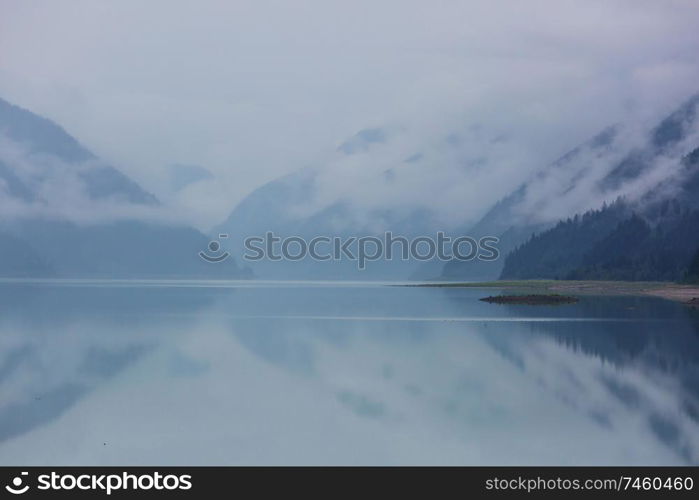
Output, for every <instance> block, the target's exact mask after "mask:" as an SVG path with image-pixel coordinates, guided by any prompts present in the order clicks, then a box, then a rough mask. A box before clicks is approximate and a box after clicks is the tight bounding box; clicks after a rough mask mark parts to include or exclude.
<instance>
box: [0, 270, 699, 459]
mask: <svg viewBox="0 0 699 500" xmlns="http://www.w3.org/2000/svg"><path fill="white" fill-rule="evenodd" d="M492 293H493V291H492V290H475V289H454V288H406V287H395V286H384V285H380V284H362V283H350V284H340V283H334V284H325V285H321V284H318V283H259V282H240V283H236V282H229V283H221V282H184V281H181V282H148V281H145V282H124V281H121V282H103V281H92V282H79V281H73V282H61V281H56V282H8V281H5V282H3V283H0V463H2V464H686V463H693V464H696V463H699V420H698V419H699V314H698V313H697V310H693V309H691V308H688V307H685V306H683V305H681V304H676V303H672V302H669V301H663V300H660V299H653V298H633V297H599V298H595V297H586V298H583V300H582V301H581V302H580V303H578V304H574V305H566V306H558V307H532V306H509V305H508V306H503V305H495V304H486V303H483V302H479V301H478V300H477V299H478V298H480V297H483V296H485V295H490V294H492Z"/></svg>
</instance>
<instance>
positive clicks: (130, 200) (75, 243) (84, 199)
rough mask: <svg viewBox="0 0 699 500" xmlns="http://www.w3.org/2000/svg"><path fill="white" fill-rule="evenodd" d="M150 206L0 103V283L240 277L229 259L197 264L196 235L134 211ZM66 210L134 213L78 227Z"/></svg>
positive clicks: (73, 147) (107, 169)
mask: <svg viewBox="0 0 699 500" xmlns="http://www.w3.org/2000/svg"><path fill="white" fill-rule="evenodd" d="M71 204H76V207H77V208H76V207H73V206H72V205H71ZM158 206H159V202H158V200H157V199H156V198H155V196H153V195H152V194H150V193H148V192H147V191H145V190H143V189H142V188H141V187H140V186H139V185H138V184H137V183H136V182H134V181H133V180H131V179H130V178H129V177H127V176H126V175H124V174H122V173H121V172H119V171H118V170H117V169H115V168H114V167H112V166H110V165H107V164H105V163H104V162H102V161H100V160H99V158H97V157H96V156H95V155H94V154H92V153H91V152H90V151H88V150H87V149H86V148H84V147H83V146H82V145H80V143H79V142H78V141H77V140H76V139H75V138H73V137H72V136H70V135H69V134H68V133H67V132H66V131H65V130H63V129H62V128H61V127H60V126H58V125H57V124H55V123H53V122H52V121H50V120H48V119H46V118H43V117H41V116H38V115H36V114H34V113H31V112H30V111H27V110H25V109H22V108H20V107H18V106H14V105H12V104H10V103H8V102H7V101H4V100H2V99H0V210H2V212H1V213H0V277H67V278H96V277H99V278H200V277H201V278H216V277H220V278H232V277H243V276H246V273H245V272H244V271H242V270H241V269H240V268H238V266H237V265H236V264H235V261H234V259H232V258H229V259H228V260H227V261H226V262H224V263H222V264H217V265H212V264H210V263H207V262H204V261H203V260H202V259H201V258H200V257H199V256H198V252H199V251H203V250H206V248H207V245H208V243H209V238H208V237H207V236H205V235H204V234H202V233H201V232H199V231H197V230H196V229H193V228H190V227H187V226H183V225H177V224H165V223H158V222H153V221H150V222H149V221H148V220H146V219H143V218H140V217H139V216H138V215H137V213H138V211H139V210H140V208H139V207H142V208H143V209H155V208H157V207H158ZM65 207H69V208H71V209H72V210H74V211H78V212H79V211H81V210H86V211H87V212H88V213H86V214H85V215H87V216H88V217H89V216H91V215H93V214H90V212H91V211H93V210H94V211H95V212H96V213H98V212H99V211H100V210H103V209H104V207H107V208H109V209H111V208H112V207H117V208H118V207H123V208H124V209H125V210H126V211H127V212H126V213H130V212H128V211H131V212H133V214H132V215H122V216H120V217H108V218H106V219H105V220H103V221H101V220H99V218H96V219H95V220H89V221H87V222H85V221H82V222H76V221H74V220H71V219H70V217H69V216H67V215H66V214H64V213H62V212H61V209H63V208H65ZM68 213H70V212H68Z"/></svg>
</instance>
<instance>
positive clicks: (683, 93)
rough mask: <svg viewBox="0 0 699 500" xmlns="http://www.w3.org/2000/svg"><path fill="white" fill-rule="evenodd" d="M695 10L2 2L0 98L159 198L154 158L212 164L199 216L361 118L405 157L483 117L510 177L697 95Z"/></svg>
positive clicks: (292, 165)
mask: <svg viewBox="0 0 699 500" xmlns="http://www.w3.org/2000/svg"><path fill="white" fill-rule="evenodd" d="M698 24H699V2H696V1H694V0H684V1H682V0H677V1H664V2H657V1H643V0H628V1H608V0H606V1H593V0H585V1H582V0H579V1H565V0H550V1H533V0H530V1H527V2H518V1H511V2H503V1H493V0H477V1H429V2H428V1H421V2H418V1H413V0H400V1H386V0H372V1H357V0H353V1H342V2H341V1H327V0H325V1H300V0H298V1H265V0H256V1H233V2H214V1H197V2H194V1H188V2H173V1H148V2H142V1H130V0H120V1H111V2H101V1H94V0H84V1H83V0H63V1H60V2H53V1H26V0H25V1H19V0H17V1H14V0H0V96H2V97H3V98H5V99H7V100H9V101H11V102H13V103H15V104H18V105H21V106H23V107H26V108H28V109H30V110H32V111H34V112H36V113H39V114H41V115H44V116H47V117H50V118H51V119H53V120H55V121H57V122H58V123H60V124H61V125H63V126H64V127H65V128H66V129H67V130H68V131H69V132H70V133H71V134H73V135H74V136H75V137H76V138H78V139H79V140H80V141H81V142H83V143H84V144H85V145H86V146H87V147H88V148H89V149H91V150H93V151H94V152H96V153H97V154H98V155H100V156H102V157H103V158H105V159H107V160H108V161H110V162H111V163H113V164H115V165H116V166H117V167H119V168H121V169H122V170H123V171H125V172H126V173H128V174H129V175H131V176H132V177H133V178H134V179H136V180H137V181H139V182H140V183H142V184H143V185H144V186H145V187H146V188H148V189H150V190H152V191H154V192H155V193H156V194H158V195H160V196H161V197H163V196H167V193H166V192H165V191H166V190H165V188H163V186H164V185H165V183H164V178H165V177H164V176H165V170H164V168H165V167H166V166H167V165H170V164H173V163H179V164H196V165H201V166H203V167H205V168H207V169H209V170H210V171H211V172H212V173H213V174H214V175H215V176H216V177H215V179H213V180H210V181H203V182H201V183H199V184H198V185H196V186H192V188H191V189H188V190H186V191H185V192H184V193H182V194H181V195H180V196H179V198H177V203H179V204H180V205H181V207H186V208H187V211H188V212H189V213H190V214H193V215H192V217H193V218H194V219H196V221H197V222H199V223H200V224H201V225H203V226H206V225H207V224H206V221H210V223H211V224H214V223H216V222H219V221H220V220H221V219H222V218H224V217H225V216H226V215H227V214H228V212H229V211H230V210H231V209H232V208H233V207H234V206H235V204H236V203H237V202H238V201H239V200H240V199H241V198H242V197H243V196H245V195H246V194H247V193H249V192H250V191H251V190H253V189H254V188H256V187H257V186H259V185H261V184H262V183H264V182H266V181H268V180H271V179H273V178H275V177H278V176H279V175H282V174H284V173H287V172H290V171H293V170H295V169H297V168H299V167H302V166H305V165H324V164H331V163H332V162H334V161H336V159H335V155H336V153H335V148H336V147H337V146H338V144H340V143H342V142H343V141H344V140H345V139H346V138H347V137H349V136H352V135H353V134H354V133H356V132H357V131H358V130H360V129H363V128H367V127H376V126H380V127H388V128H389V129H390V130H394V131H402V132H401V133H403V132H404V134H403V139H402V141H403V143H404V144H405V143H406V142H409V143H410V147H409V148H407V146H406V150H405V151H406V152H407V151H409V150H413V152H420V151H422V150H423V149H425V148H426V149H429V148H434V147H435V137H436V136H437V135H440V134H444V135H448V134H449V132H450V130H453V129H459V127H462V128H468V127H471V128H470V130H473V129H474V128H473V127H485V128H486V129H487V130H488V131H490V132H489V133H491V135H489V136H488V138H487V140H485V139H484V142H483V144H491V143H492V139H493V138H494V137H497V136H500V135H501V136H502V137H506V138H508V141H509V142H508V144H509V146H508V147H507V150H506V153H507V154H505V153H502V154H500V156H499V157H498V156H497V155H495V156H496V157H497V158H499V160H498V161H502V162H503V164H504V165H505V167H503V169H502V170H500V171H501V172H502V173H505V174H507V175H505V176H504V178H506V180H507V182H499V183H498V185H499V189H500V190H502V191H504V190H506V189H509V188H510V184H514V183H516V182H519V178H518V175H519V174H522V175H524V173H526V172H527V171H529V170H530V169H532V168H534V167H535V166H536V165H537V164H541V163H547V162H549V161H551V160H553V159H555V157H556V156H557V155H559V154H561V153H563V152H565V151H566V150H567V149H569V148H571V147H573V146H575V145H577V144H578V143H579V142H581V141H582V140H585V139H587V138H588V137H589V136H591V135H593V134H595V133H596V132H597V131H599V130H600V129H601V128H603V127H605V126H607V125H609V124H611V123H614V122H616V121H622V120H625V119H628V117H629V116H633V117H634V119H638V120H651V119H652V118H653V117H656V116H659V115H660V114H662V113H663V112H666V111H667V110H669V109H671V108H672V107H673V106H675V105H676V104H678V103H679V102H680V101H681V100H683V99H684V98H686V97H687V96H689V95H690V94H692V93H695V92H697V91H698V90H699V84H698V83H697V82H699V57H697V54H699V30H698V29H697V25H698ZM406 131H407V132H406ZM498 134H499V135H498ZM423 138H424V141H425V144H424V145H423V144H421V142H422V141H423ZM483 148H484V146H483V145H481V149H479V148H478V147H475V146H474V154H473V155H472V156H473V157H474V158H477V157H479V156H482V155H488V154H489V151H488V150H487V149H483ZM476 150H478V151H476ZM402 153H403V152H402V151H401V153H400V154H402ZM440 158H441V161H447V160H448V155H443V156H442V157H440ZM382 160H385V158H382ZM366 161H367V162H371V161H372V160H371V158H366ZM496 167H497V165H496V166H494V167H493V168H494V169H495V168H496ZM357 168H360V167H357ZM513 172H514V173H515V174H517V175H510V174H512V173H513ZM425 175H426V176H428V175H430V174H429V172H426V174H425ZM501 177H503V176H502V175H501ZM487 179H488V180H489V182H496V181H497V180H498V177H497V176H495V177H493V176H490V177H488V178H487ZM331 191H332V190H331ZM473 191H474V192H477V191H483V190H482V189H475V190H473ZM404 195H405V196H406V197H409V196H410V192H409V191H407V192H406V193H404ZM499 195H500V192H499V191H498V190H497V189H495V192H493V194H492V196H491V198H493V197H497V196H499ZM459 197H463V193H456V194H455V195H454V199H457V198H459ZM482 201H483V203H487V202H489V201H490V198H488V199H485V198H484V199H483V200H482Z"/></svg>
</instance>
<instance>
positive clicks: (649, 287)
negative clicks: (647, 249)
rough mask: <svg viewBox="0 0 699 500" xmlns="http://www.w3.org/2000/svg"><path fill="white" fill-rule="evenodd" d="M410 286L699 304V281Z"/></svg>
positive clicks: (476, 283)
mask: <svg viewBox="0 0 699 500" xmlns="http://www.w3.org/2000/svg"><path fill="white" fill-rule="evenodd" d="M410 286H419V287H435V288H499V289H504V290H518V291H521V292H530V293H531V292H537V293H566V294H571V295H636V296H639V295H651V296H655V297H662V298H665V299H668V300H675V301H678V302H683V303H686V304H691V305H698V304H699V285H685V284H679V283H671V282H663V281H573V280H571V281H566V280H521V281H479V282H453V283H424V284H415V285H410Z"/></svg>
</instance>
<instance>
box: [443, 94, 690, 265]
mask: <svg viewBox="0 0 699 500" xmlns="http://www.w3.org/2000/svg"><path fill="white" fill-rule="evenodd" d="M698 108H699V94H698V95H695V96H693V97H691V98H690V99H688V100H687V101H685V102H684V103H683V104H682V105H681V106H680V107H679V108H678V109H676V110H675V111H674V112H672V113H671V114H670V115H668V116H667V117H666V118H665V119H663V120H662V121H660V122H659V123H658V124H657V125H656V126H655V127H653V128H652V129H651V130H650V131H649V132H648V133H647V135H646V137H645V139H643V141H644V142H641V143H632V144H630V145H629V144H627V143H626V141H624V138H623V127H620V126H614V127H610V128H608V129H606V130H604V131H603V132H601V133H600V134H599V135H597V136H596V137H594V138H593V139H592V140H591V141H589V142H588V143H586V144H584V145H582V146H581V147H579V148H576V149H574V150H573V151H571V152H570V153H568V154H567V155H565V156H563V157H562V158H561V159H559V160H558V161H556V162H554V163H553V164H551V165H550V166H548V167H546V168H544V169H542V170H541V171H539V172H537V173H536V174H535V175H534V176H533V177H532V179H531V180H530V181H529V182H527V183H525V184H524V185H522V186H521V187H520V188H519V189H518V190H516V191H515V192H513V193H512V194H511V195H509V196H508V197H506V198H504V199H503V200H502V201H500V202H499V203H497V204H496V205H495V206H494V207H493V209H491V210H490V211H489V212H488V213H487V214H486V215H485V216H484V217H483V219H482V220H481V221H480V222H479V223H478V224H476V225H475V226H474V227H473V228H471V229H469V230H468V232H469V234H475V235H481V234H492V235H496V236H499V237H500V238H501V243H500V247H499V248H500V250H501V252H502V256H503V257H505V256H506V255H507V254H508V253H510V252H511V251H512V254H511V255H510V257H508V259H507V260H505V259H504V258H501V259H500V260H499V261H496V262H495V263H493V264H488V263H485V264H484V263H462V262H456V261H453V262H449V263H447V264H446V265H445V267H444V270H443V277H444V278H447V279H474V278H475V279H495V278H497V277H503V278H514V277H525V276H526V277H554V276H555V277H561V278H563V277H568V276H573V275H575V276H588V277H591V276H593V275H594V276H601V275H607V274H608V273H603V272H595V273H592V272H591V271H589V272H586V273H582V274H580V273H578V274H575V273H573V271H574V269H578V265H582V263H581V262H576V265H575V266H573V267H570V266H571V265H572V264H571V263H570V262H569V263H568V264H563V263H561V262H552V261H550V260H547V259H548V257H547V255H548V256H549V257H551V256H550V255H549V253H553V254H555V255H556V258H563V257H562V254H561V252H558V251H556V250H548V245H554V243H553V240H557V239H560V238H562V235H563V234H566V233H567V234H569V236H570V237H571V238H572V241H578V240H577V236H579V235H580V234H584V233H587V232H588V231H587V230H586V228H587V227H588V225H589V224H592V223H593V222H595V223H598V222H601V221H602V220H604V221H606V223H609V222H610V221H614V224H612V225H614V226H615V225H616V224H618V223H621V222H622V221H623V220H625V219H626V218H627V217H629V216H630V215H629V214H630V213H633V212H636V213H638V214H640V216H642V218H643V220H646V221H647V222H648V223H649V224H651V225H653V226H656V225H657V224H658V223H659V222H660V221H659V220H657V219H658V218H661V219H663V220H664V222H665V223H669V222H668V221H667V220H666V219H665V217H666V216H667V214H668V213H669V212H668V210H669V209H668V203H670V202H673V203H674V204H675V209H676V210H679V211H680V212H687V211H691V210H693V209H695V208H697V207H699V197H698V196H697V192H699V191H697V188H699V175H698V174H697V169H696V164H697V159H698V158H699V153H698V152H697V150H696V147H697V145H698V144H699V120H697V113H698ZM607 165H608V166H607ZM552 179H555V182H554V181H552ZM552 185H553V186H554V187H555V188H556V189H550V186H552ZM618 198H621V199H623V200H624V201H623V203H612V205H611V206H608V207H602V205H603V204H604V203H605V202H606V203H611V202H614V201H615V200H616V199H618ZM568 200H582V201H583V202H592V203H591V204H593V206H592V208H588V209H586V210H581V211H578V213H579V215H578V216H577V217H575V218H572V219H570V220H567V221H564V222H560V223H558V224H557V222H556V220H555V219H554V220H550V219H548V220H547V219H545V218H541V217H540V215H539V214H542V213H546V214H556V212H557V211H556V210H555V207H556V206H558V205H560V206H562V207H564V208H565V207H566V203H567V201H568ZM595 200H601V201H599V202H598V203H599V205H597V206H596V207H595V206H594V201H595ZM621 206H623V207H624V211H625V213H624V214H623V216H622V215H621V212H620V211H621V208H620V207H621ZM680 206H681V208H680ZM552 207H554V208H552ZM683 224H689V222H688V221H685V222H684V223H683ZM605 227H606V226H605ZM607 229H608V230H611V229H612V228H611V227H606V229H605V230H607ZM533 234H537V236H535V237H533V238H531V236H532V235H533ZM530 238H531V239H530ZM593 240H594V238H591V239H588V240H586V241H588V242H591V241H593ZM547 242H548V243H547ZM686 244H688V245H692V244H693V243H692V242H691V241H688V242H686ZM520 246H522V247H523V248H518V247H520ZM554 246H555V245H554ZM567 248H568V249H569V250H570V252H572V254H575V255H578V254H579V253H580V252H581V251H582V250H583V248H581V247H577V246H574V245H573V244H568V245H567ZM584 248H585V249H587V250H590V247H589V245H587V246H586V247H584ZM535 249H538V251H537V250H535ZM572 254H571V255H572ZM525 255H528V257H526V258H525ZM678 257H679V256H678ZM684 257H685V255H684V253H682V258H684ZM571 258H572V257H570V255H569V257H566V258H565V259H569V260H570V259H571ZM573 260H574V259H573ZM571 262H572V261H571ZM637 271H638V270H637ZM571 273H573V274H571ZM646 274H648V273H646V272H640V271H639V272H638V273H637V272H635V271H634V272H625V273H621V272H620V273H617V274H615V275H618V276H621V275H624V276H640V275H646ZM679 274H681V272H680V271H679V270H677V269H675V270H674V271H669V270H668V271H667V272H662V273H650V274H648V275H649V276H650V275H652V276H657V277H660V276H662V277H664V278H663V279H665V278H667V279H675V278H677V277H678V276H679ZM620 279H621V278H620ZM623 279H640V278H623Z"/></svg>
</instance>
